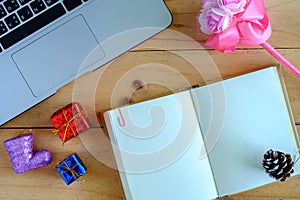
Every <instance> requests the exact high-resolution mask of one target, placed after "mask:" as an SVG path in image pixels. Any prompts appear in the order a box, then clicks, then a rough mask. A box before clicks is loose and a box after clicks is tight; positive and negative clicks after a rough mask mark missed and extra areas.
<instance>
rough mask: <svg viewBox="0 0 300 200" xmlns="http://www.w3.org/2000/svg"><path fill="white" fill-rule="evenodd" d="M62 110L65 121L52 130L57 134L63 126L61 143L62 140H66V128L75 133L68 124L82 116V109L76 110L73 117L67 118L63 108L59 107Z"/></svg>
mask: <svg viewBox="0 0 300 200" xmlns="http://www.w3.org/2000/svg"><path fill="white" fill-rule="evenodd" d="M61 110H62V114H63V116H64V118H65V120H66V122H65V123H64V124H63V125H61V126H60V127H59V128H57V129H56V130H54V131H52V133H53V135H57V134H58V133H59V132H60V131H61V130H62V129H64V128H65V131H64V135H63V139H62V141H63V144H64V142H65V141H66V136H67V132H68V129H70V130H71V131H72V133H73V135H74V136H76V135H77V132H76V131H75V130H74V129H73V128H72V126H70V124H71V123H72V122H73V121H74V120H75V119H76V118H77V117H81V116H82V113H83V111H80V112H78V113H77V114H75V115H73V117H72V118H71V119H68V118H67V116H66V114H65V111H64V109H61ZM84 118H86V115H85V114H84Z"/></svg>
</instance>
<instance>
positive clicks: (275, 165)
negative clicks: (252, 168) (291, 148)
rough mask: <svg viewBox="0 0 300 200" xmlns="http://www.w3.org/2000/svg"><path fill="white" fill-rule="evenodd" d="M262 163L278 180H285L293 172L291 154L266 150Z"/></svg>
mask: <svg viewBox="0 0 300 200" xmlns="http://www.w3.org/2000/svg"><path fill="white" fill-rule="evenodd" d="M262 165H263V167H264V168H265V169H266V172H267V173H268V174H269V175H270V176H271V177H273V178H275V179H276V180H280V181H285V180H286V178H287V177H290V176H291V174H292V173H293V172H294V170H293V166H294V162H293V160H292V157H291V155H290V154H285V153H283V152H280V151H273V150H269V151H267V152H266V153H265V155H264V160H263V163H262Z"/></svg>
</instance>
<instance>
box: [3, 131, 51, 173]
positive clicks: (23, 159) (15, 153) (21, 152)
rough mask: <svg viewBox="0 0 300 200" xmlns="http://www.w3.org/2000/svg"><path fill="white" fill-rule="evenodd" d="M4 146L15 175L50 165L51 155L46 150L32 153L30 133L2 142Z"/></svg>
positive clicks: (31, 135) (31, 136)
mask: <svg viewBox="0 0 300 200" xmlns="http://www.w3.org/2000/svg"><path fill="white" fill-rule="evenodd" d="M4 146H5V148H6V150H7V152H8V154H9V156H10V158H11V162H12V167H13V169H14V171H15V172H16V173H17V174H20V173H23V172H26V171H29V170H31V169H35V168H39V167H44V166H47V165H49V164H50V163H51V153H50V152H49V151H48V150H40V151H37V152H34V151H33V134H32V133H28V134H24V135H21V136H18V137H15V138H11V139H8V140H6V141H4Z"/></svg>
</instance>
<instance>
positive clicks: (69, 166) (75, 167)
mask: <svg viewBox="0 0 300 200" xmlns="http://www.w3.org/2000/svg"><path fill="white" fill-rule="evenodd" d="M56 170H57V171H58V173H59V174H60V175H61V177H62V178H63V179H64V181H65V182H66V184H67V185H69V184H71V183H72V182H73V181H75V180H77V179H78V178H80V177H81V176H83V175H84V174H85V173H86V167H85V165H84V164H83V162H82V161H81V159H80V158H79V156H78V155H77V154H76V153H74V154H72V155H70V156H69V157H67V158H66V159H65V160H63V161H62V162H60V163H59V164H58V165H57V166H56Z"/></svg>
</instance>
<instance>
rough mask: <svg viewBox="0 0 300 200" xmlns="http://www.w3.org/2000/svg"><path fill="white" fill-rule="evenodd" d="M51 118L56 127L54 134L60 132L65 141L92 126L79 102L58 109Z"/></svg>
mask: <svg viewBox="0 0 300 200" xmlns="http://www.w3.org/2000/svg"><path fill="white" fill-rule="evenodd" d="M50 120H51V122H52V124H53V126H54V127H55V129H56V130H55V131H54V134H58V135H59V137H60V139H61V140H62V141H63V143H64V142H66V141H68V140H70V139H71V138H73V137H75V136H77V135H78V134H79V133H82V132H83V131H85V130H87V129H89V128H90V125H89V122H88V119H87V116H86V114H85V113H84V112H83V110H82V107H81V105H80V104H79V103H77V102H73V103H70V104H68V105H66V106H65V107H63V108H62V109H59V110H57V111H56V112H55V113H53V114H52V115H51V117H50Z"/></svg>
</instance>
